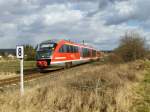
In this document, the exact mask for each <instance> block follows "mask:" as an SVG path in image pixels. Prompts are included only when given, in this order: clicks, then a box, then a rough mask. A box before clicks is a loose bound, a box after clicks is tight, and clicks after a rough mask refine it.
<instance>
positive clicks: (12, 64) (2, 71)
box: [0, 60, 36, 79]
mask: <svg viewBox="0 0 150 112" xmlns="http://www.w3.org/2000/svg"><path fill="white" fill-rule="evenodd" d="M35 67H36V64H35V61H24V70H26V69H32V68H35ZM19 71H20V61H19V60H18V61H17V60H16V61H14V60H13V61H12V60H11V61H0V79H5V78H9V77H14V76H17V75H18V73H19Z"/></svg>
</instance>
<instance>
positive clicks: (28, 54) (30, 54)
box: [24, 45, 35, 61]
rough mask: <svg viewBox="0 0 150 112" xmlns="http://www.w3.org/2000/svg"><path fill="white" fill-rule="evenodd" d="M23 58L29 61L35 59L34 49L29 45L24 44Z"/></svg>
mask: <svg viewBox="0 0 150 112" xmlns="http://www.w3.org/2000/svg"><path fill="white" fill-rule="evenodd" d="M24 52H25V60H26V61H30V60H34V59H35V49H34V47H33V46H31V45H25V46H24Z"/></svg>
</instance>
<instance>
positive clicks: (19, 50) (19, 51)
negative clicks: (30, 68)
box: [18, 48, 22, 56]
mask: <svg viewBox="0 0 150 112" xmlns="http://www.w3.org/2000/svg"><path fill="white" fill-rule="evenodd" d="M21 53H22V52H21V48H18V55H19V56H21Z"/></svg>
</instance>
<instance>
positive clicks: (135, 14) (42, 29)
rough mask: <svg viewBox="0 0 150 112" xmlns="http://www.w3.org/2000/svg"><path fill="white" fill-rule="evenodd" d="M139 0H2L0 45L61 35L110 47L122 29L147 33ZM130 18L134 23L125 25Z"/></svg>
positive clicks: (145, 16)
mask: <svg viewBox="0 0 150 112" xmlns="http://www.w3.org/2000/svg"><path fill="white" fill-rule="evenodd" d="M143 1H144V2H143ZM143 1H141V2H140V0H135V1H131V0H5V1H2V2H0V26H1V27H0V38H1V41H0V47H1V48H2V47H3V48H8V47H15V46H16V44H27V43H29V44H32V45H35V44H36V43H38V42H40V41H42V40H47V39H50V38H57V39H62V38H64V39H70V40H74V41H77V42H81V41H82V40H85V41H86V42H87V43H89V44H91V45H94V46H95V47H97V48H99V49H112V48H115V47H116V46H117V43H118V40H119V38H120V35H122V34H123V33H124V32H125V31H126V30H133V29H134V30H138V31H142V34H143V35H146V36H148V34H149V33H148V32H149V30H147V29H149V28H150V22H149V18H150V15H149V8H150V5H149V4H150V2H149V1H148V0H143ZM131 20H132V21H138V24H137V23H136V24H135V25H134V26H132V25H129V24H128V22H129V21H131ZM143 21H145V22H146V23H145V22H143ZM139 24H140V25H141V26H142V27H139ZM148 38H149V37H148ZM8 40H10V41H11V43H9V45H8Z"/></svg>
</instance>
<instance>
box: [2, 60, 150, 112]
mask: <svg viewBox="0 0 150 112" xmlns="http://www.w3.org/2000/svg"><path fill="white" fill-rule="evenodd" d="M149 66H150V63H149V61H148V62H145V61H136V62H131V63H126V64H101V63H98V62H96V63H90V64H86V65H83V66H79V67H75V68H71V69H68V70H66V71H64V72H60V73H58V74H57V77H54V78H51V77H52V76H46V77H42V78H41V79H38V80H36V81H34V82H33V83H32V82H31V83H32V84H31V85H32V86H30V84H29V85H27V86H26V88H25V94H24V96H23V97H21V96H20V94H19V92H18V90H16V91H13V92H10V91H4V92H1V94H0V107H1V108H0V111H2V112H17V111H18V112H20V111H21V112H39V111H40V112H134V111H135V112H140V109H142V107H141V105H139V104H143V103H144V104H146V106H147V107H148V106H149V100H150V99H149V96H148V91H149V86H147V84H148V83H149V78H148V77H149V75H148V74H149ZM145 85H146V86H145ZM143 88H147V89H143ZM140 107H141V108H140ZM143 108H146V107H143ZM148 111H149V110H148V108H147V110H146V111H145V112H148Z"/></svg>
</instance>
